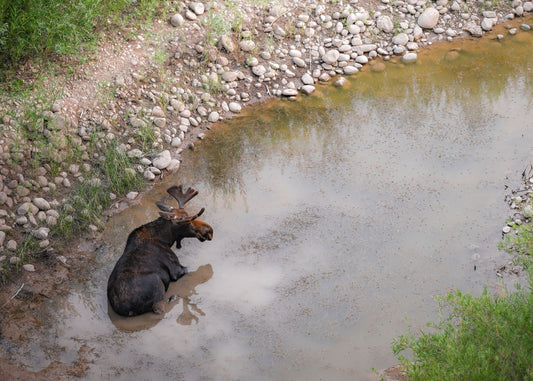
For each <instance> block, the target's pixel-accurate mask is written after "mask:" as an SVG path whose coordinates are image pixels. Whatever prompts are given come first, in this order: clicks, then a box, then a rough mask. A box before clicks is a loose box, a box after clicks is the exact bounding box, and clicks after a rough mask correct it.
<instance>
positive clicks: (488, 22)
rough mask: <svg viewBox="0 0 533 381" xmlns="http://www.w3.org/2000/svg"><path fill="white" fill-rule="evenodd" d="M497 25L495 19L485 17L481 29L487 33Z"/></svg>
mask: <svg viewBox="0 0 533 381" xmlns="http://www.w3.org/2000/svg"><path fill="white" fill-rule="evenodd" d="M495 23H496V22H495V20H494V19H491V18H487V17H485V18H483V20H481V29H483V30H486V31H489V30H492V27H493V26H494V24H495Z"/></svg>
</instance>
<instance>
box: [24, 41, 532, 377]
mask: <svg viewBox="0 0 533 381" xmlns="http://www.w3.org/2000/svg"><path fill="white" fill-rule="evenodd" d="M531 141H533V33H519V34H518V35H517V36H514V37H508V38H506V40H505V42H504V43H502V42H498V41H496V40H493V39H490V38H486V39H484V40H483V41H480V40H475V41H463V42H461V41H458V42H455V43H453V44H437V45H435V46H434V47H432V48H431V49H427V50H425V51H423V52H421V53H420V54H419V60H418V62H417V63H416V64H414V65H408V66H406V65H403V64H401V63H393V62H390V63H387V65H386V69H385V70H384V71H381V72H378V71H372V70H370V67H368V68H367V69H366V70H365V72H364V73H360V74H358V75H357V76H355V77H353V78H352V79H351V80H350V82H349V84H348V86H346V87H344V88H342V89H339V88H336V87H334V86H319V89H318V91H317V93H316V94H314V95H313V96H311V97H303V98H299V99H298V101H296V102H288V101H276V102H269V103H267V104H265V105H259V106H257V107H253V108H251V109H250V110H248V112H247V113H246V114H243V115H242V116H240V117H239V118H237V119H235V120H232V121H230V122H228V123H221V124H219V125H218V126H216V127H215V128H214V129H213V130H212V131H211V132H210V133H209V134H208V137H207V138H206V139H205V140H204V141H203V142H202V143H201V144H198V146H197V149H196V150H195V151H194V152H189V153H187V154H186V155H185V156H184V158H183V159H184V162H183V167H182V169H181V170H180V172H179V173H178V174H177V175H175V176H173V177H172V178H171V177H168V178H167V179H165V183H163V184H160V185H158V186H156V187H155V188H154V189H153V190H152V191H150V192H149V193H148V194H146V195H145V196H144V198H143V199H142V200H141V202H140V203H139V205H137V206H134V207H131V208H129V209H127V210H125V211H124V212H122V213H121V214H119V215H117V216H115V217H114V218H113V219H112V220H111V221H110V222H109V224H108V230H107V232H106V233H105V235H104V242H105V244H104V246H103V247H102V249H101V250H100V251H99V252H98V254H97V258H96V260H97V263H98V264H97V266H96V268H95V270H94V274H93V275H92V278H91V281H90V282H88V283H84V284H81V285H79V287H77V288H76V290H75V292H72V293H71V295H70V296H69V297H68V298H67V299H65V300H57V301H55V303H54V304H53V308H54V311H53V312H52V319H53V320H54V321H55V323H54V324H53V327H52V328H50V329H46V330H43V331H41V332H37V333H35V342H34V343H33V344H32V345H31V346H30V347H31V348H30V349H31V354H30V353H27V351H26V350H23V349H21V350H20V352H21V353H20V356H21V358H22V359H23V362H24V363H26V364H28V366H30V367H31V368H32V369H35V370H37V369H40V368H41V367H44V366H46V365H47V364H48V363H49V362H50V360H54V359H57V360H60V361H63V362H67V363H68V362H70V361H74V360H75V359H76V356H77V354H76V353H77V349H78V348H79V347H80V345H81V344H87V345H88V346H90V347H91V348H93V358H94V363H92V364H90V367H89V370H88V374H87V378H88V379H152V380H161V379H187V380H199V379H206V380H236V379H242V380H282V379H283V380H302V379H313V380H318V379H330V380H354V379H357V380H365V379H376V376H375V374H373V372H372V370H371V369H372V367H375V368H376V369H383V368H386V367H388V366H391V365H394V364H395V363H396V362H397V361H396V360H395V358H394V356H393V354H392V352H391V345H390V343H391V340H392V339H393V338H394V337H397V336H398V335H400V334H401V333H404V332H405V331H406V329H407V327H408V325H410V326H412V327H413V328H414V329H415V330H416V329H418V328H423V327H424V326H425V323H426V322H427V321H429V320H432V319H435V318H436V317H437V316H438V315H437V303H436V302H435V300H434V296H435V295H443V294H444V293H446V292H447V291H448V290H450V289H452V288H454V287H458V288H461V289H462V290H464V291H469V292H472V293H473V294H479V293H480V292H481V291H482V290H483V287H484V286H485V285H488V286H489V288H490V289H492V290H497V289H498V285H499V280H498V277H497V276H496V269H497V268H498V266H499V265H501V264H503V263H505V262H506V261H507V260H508V259H507V256H506V255H505V254H503V253H501V252H499V251H498V250H497V248H496V246H497V243H498V241H499V240H500V239H501V228H502V226H503V224H504V221H505V219H506V218H507V217H508V215H509V210H508V207H507V206H506V204H505V203H504V201H503V200H504V196H505V194H506V192H508V190H507V191H506V190H505V187H506V186H510V187H511V188H513V187H517V186H519V181H520V174H521V171H522V170H523V169H524V168H525V167H526V165H527V164H529V161H530V159H531V153H532V152H531V150H532V146H531ZM176 183H183V184H186V185H190V186H193V187H195V188H196V189H198V190H199V192H200V193H199V195H198V196H197V197H196V198H195V199H194V200H193V201H191V202H190V205H189V206H188V209H190V210H191V211H193V212H196V211H197V209H199V208H200V207H205V208H206V212H205V213H204V215H203V216H202V218H201V219H202V220H203V221H206V222H208V223H210V224H211V225H212V226H213V228H214V231H215V233H214V239H213V241H211V242H204V243H200V242H198V241H195V240H189V241H184V243H183V248H182V249H181V250H179V252H178V254H179V257H180V260H181V262H182V263H183V264H184V265H186V266H188V267H189V269H190V271H191V273H190V274H188V275H187V276H185V277H184V278H182V280H180V281H178V282H176V283H175V284H173V285H172V286H171V288H172V289H171V292H170V293H173V294H177V295H179V296H180V298H178V299H177V300H176V301H175V302H173V304H172V305H171V306H170V307H172V308H169V311H168V312H167V314H166V316H165V317H164V318H163V319H162V320H159V319H158V318H157V317H155V316H154V315H145V316H142V317H139V318H133V319H121V318H117V317H116V316H114V315H113V314H112V313H111V314H110V313H109V311H108V305H107V300H106V295H105V287H106V282H107V277H108V275H109V273H110V271H111V269H112V267H113V265H114V263H115V261H116V260H117V259H118V257H119V256H120V255H121V253H122V250H123V246H124V243H125V240H126V237H127V235H128V233H129V232H130V231H131V230H132V229H133V228H134V227H136V226H138V225H140V224H143V223H145V222H148V221H149V220H151V219H154V218H156V216H157V208H156V207H155V205H154V203H153V202H154V201H156V200H159V199H160V198H161V197H163V196H164V195H165V190H166V188H168V187H169V186H170V185H173V184H176ZM406 316H407V318H408V322H406V321H405V317H406ZM23 352H24V353H23Z"/></svg>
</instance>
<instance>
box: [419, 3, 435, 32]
mask: <svg viewBox="0 0 533 381" xmlns="http://www.w3.org/2000/svg"><path fill="white" fill-rule="evenodd" d="M439 18H440V13H439V11H438V10H437V9H435V8H433V7H429V8H426V10H424V12H422V14H421V15H420V16H418V20H417V23H418V26H420V27H421V28H425V29H433V28H434V27H435V26H436V25H437V23H438V22H439Z"/></svg>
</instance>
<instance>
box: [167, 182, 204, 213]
mask: <svg viewBox="0 0 533 381" xmlns="http://www.w3.org/2000/svg"><path fill="white" fill-rule="evenodd" d="M167 192H168V194H169V195H171V196H172V197H174V198H175V199H176V201H177V202H178V204H179V206H180V209H183V206H184V205H185V204H186V203H187V202H188V201H189V200H190V199H191V198H193V197H194V196H196V195H197V194H198V191H197V190H194V189H192V188H189V189H187V191H186V192H185V193H183V188H182V186H181V185H179V186H176V185H174V186H173V187H170V188H168V189H167Z"/></svg>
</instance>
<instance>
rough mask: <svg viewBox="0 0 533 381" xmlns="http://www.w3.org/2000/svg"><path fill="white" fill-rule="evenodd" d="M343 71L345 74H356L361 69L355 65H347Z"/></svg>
mask: <svg viewBox="0 0 533 381" xmlns="http://www.w3.org/2000/svg"><path fill="white" fill-rule="evenodd" d="M342 71H343V72H344V74H346V75H352V74H355V73H357V72H358V71H359V69H358V68H356V67H355V66H351V65H349V66H345V67H343V68H342Z"/></svg>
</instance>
